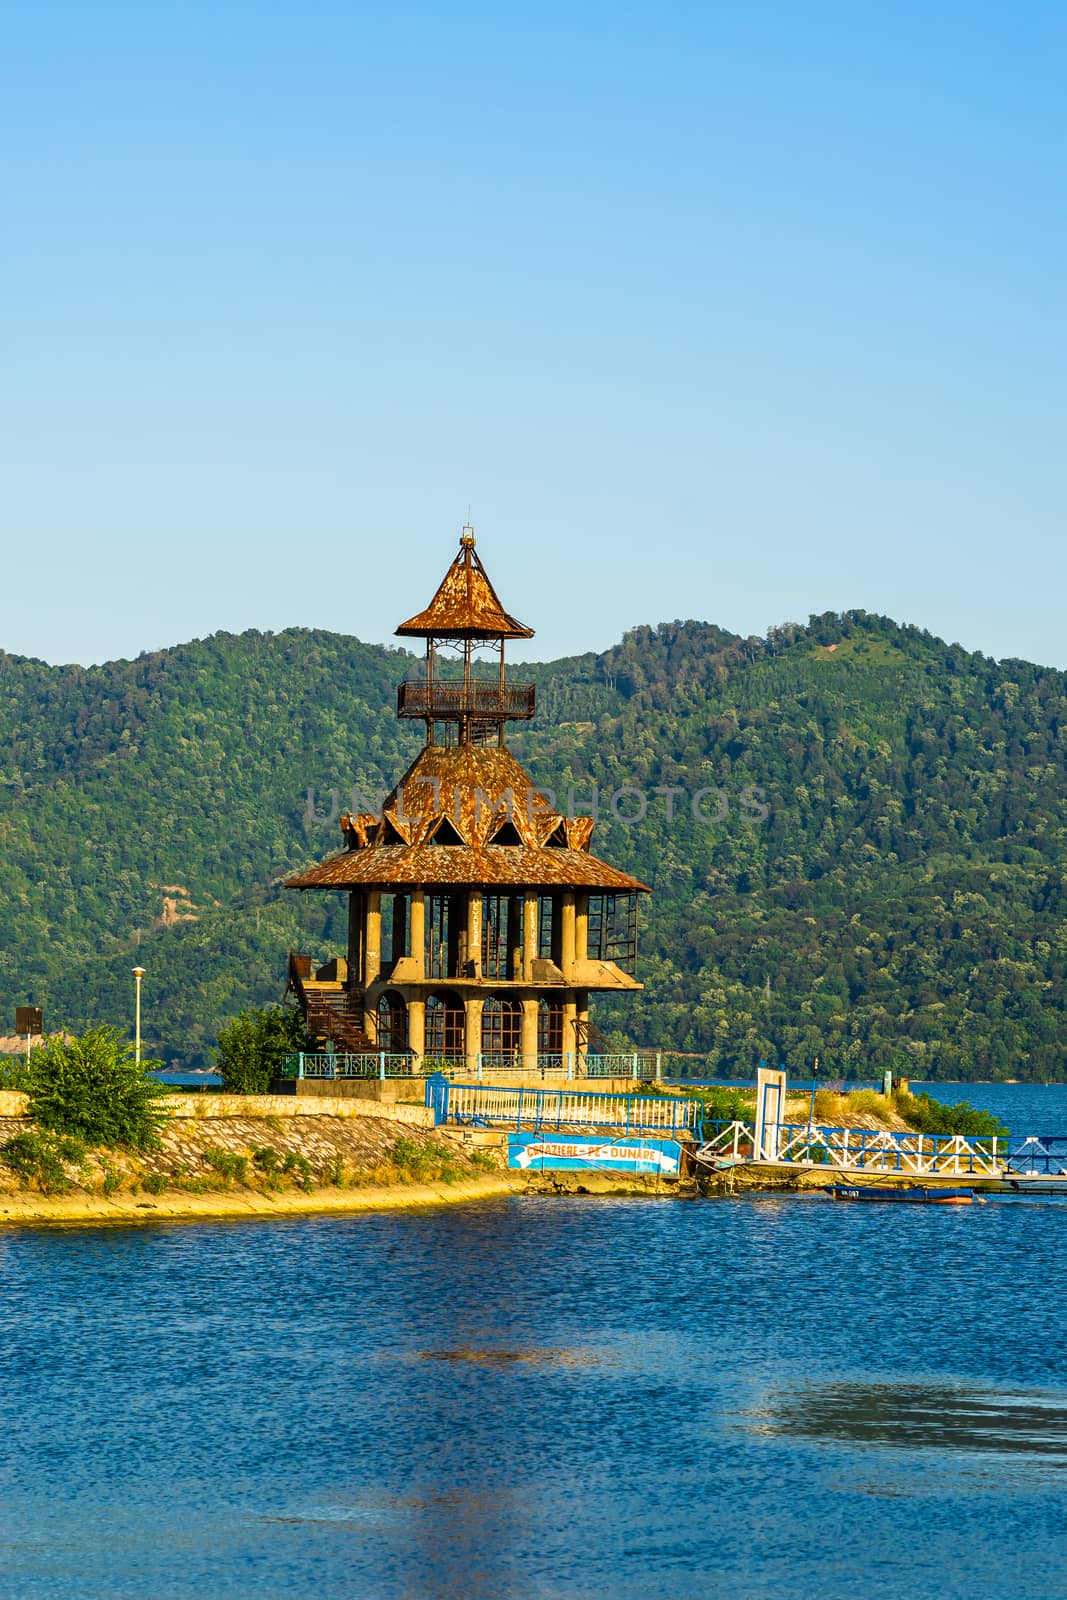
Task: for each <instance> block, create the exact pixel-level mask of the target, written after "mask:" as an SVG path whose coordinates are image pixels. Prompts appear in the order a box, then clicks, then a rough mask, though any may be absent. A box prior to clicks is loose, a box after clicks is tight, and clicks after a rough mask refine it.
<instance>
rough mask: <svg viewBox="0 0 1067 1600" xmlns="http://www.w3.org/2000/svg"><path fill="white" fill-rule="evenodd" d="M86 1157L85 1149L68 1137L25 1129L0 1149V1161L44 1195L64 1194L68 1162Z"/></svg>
mask: <svg viewBox="0 0 1067 1600" xmlns="http://www.w3.org/2000/svg"><path fill="white" fill-rule="evenodd" d="M84 1158H85V1146H84V1145H83V1144H82V1143H81V1141H80V1140H79V1139H73V1138H71V1137H70V1136H69V1135H64V1134H60V1135H56V1134H54V1133H46V1132H41V1131H40V1130H39V1129H36V1128H27V1129H26V1130H25V1131H24V1132H23V1133H16V1134H15V1136H14V1138H13V1139H9V1140H8V1141H7V1143H6V1144H5V1145H3V1146H0V1160H2V1161H3V1163H4V1165H5V1166H7V1167H10V1168H11V1170H12V1171H13V1172H17V1173H18V1175H19V1177H20V1178H25V1179H26V1180H27V1181H29V1182H36V1183H37V1186H38V1188H40V1189H41V1191H42V1192H43V1193H44V1194H64V1193H66V1191H67V1190H69V1189H70V1187H71V1182H70V1178H69V1177H68V1176H67V1170H66V1165H67V1163H68V1162H80V1161H82V1160H84Z"/></svg>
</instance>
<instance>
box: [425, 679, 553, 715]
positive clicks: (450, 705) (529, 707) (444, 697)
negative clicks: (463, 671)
mask: <svg viewBox="0 0 1067 1600" xmlns="http://www.w3.org/2000/svg"><path fill="white" fill-rule="evenodd" d="M536 698H537V695H536V690H535V688H534V685H533V684H532V683H504V684H499V683H479V682H476V681H474V680H472V681H471V682H470V683H462V682H460V681H449V680H448V679H440V678H438V679H436V680H435V681H434V682H433V683H426V682H425V680H423V679H414V680H410V681H408V682H405V683H402V684H401V685H400V687H399V689H398V690H397V696H396V714H397V716H398V717H422V718H423V719H430V718H432V719H433V721H434V722H459V721H461V720H462V719H463V718H465V717H469V718H470V719H471V720H472V721H474V722H499V721H507V722H516V721H524V722H528V721H529V719H530V718H531V717H532V716H533V714H534V710H535V702H536Z"/></svg>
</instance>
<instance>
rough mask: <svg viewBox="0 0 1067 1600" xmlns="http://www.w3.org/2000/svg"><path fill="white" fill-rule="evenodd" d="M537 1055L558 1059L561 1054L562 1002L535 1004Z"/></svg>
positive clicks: (549, 1001)
mask: <svg viewBox="0 0 1067 1600" xmlns="http://www.w3.org/2000/svg"><path fill="white" fill-rule="evenodd" d="M537 1054H538V1055H539V1056H541V1057H542V1058H544V1057H545V1056H552V1057H559V1056H562V1054H563V1001H562V1000H539V1001H538V1003H537Z"/></svg>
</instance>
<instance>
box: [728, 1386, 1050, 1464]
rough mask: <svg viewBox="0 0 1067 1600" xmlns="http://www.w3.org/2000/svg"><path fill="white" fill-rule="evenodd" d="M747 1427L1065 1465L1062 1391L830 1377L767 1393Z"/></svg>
mask: <svg viewBox="0 0 1067 1600" xmlns="http://www.w3.org/2000/svg"><path fill="white" fill-rule="evenodd" d="M751 1426H752V1428H753V1430H754V1431H756V1432H759V1433H764V1434H777V1435H793V1436H800V1437H802V1438H807V1439H818V1440H824V1441H834V1442H838V1443H845V1444H862V1445H885V1446H889V1447H892V1448H897V1449H904V1450H950V1451H957V1452H958V1451H984V1452H987V1453H995V1454H998V1455H1002V1454H1005V1453H1007V1452H1010V1453H1012V1454H1013V1455H1022V1456H1031V1457H1034V1458H1040V1459H1041V1460H1042V1461H1043V1463H1044V1464H1046V1465H1050V1464H1051V1465H1054V1466H1067V1396H1065V1395H1063V1394H1061V1393H1043V1392H1035V1391H1032V1390H1025V1391H1024V1390H1018V1391H1010V1390H1008V1391H1003V1390H991V1389H980V1388H975V1387H971V1386H968V1385H964V1384H960V1385H951V1386H947V1385H945V1384H943V1383H854V1382H853V1383H830V1384H817V1385H811V1386H808V1387H804V1388H801V1389H797V1390H793V1391H791V1392H788V1393H782V1394H777V1395H774V1396H773V1397H771V1398H770V1399H769V1401H768V1402H767V1403H766V1404H765V1405H764V1406H762V1407H760V1408H759V1410H758V1411H756V1412H755V1413H752V1414H751Z"/></svg>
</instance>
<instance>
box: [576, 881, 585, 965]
mask: <svg viewBox="0 0 1067 1600" xmlns="http://www.w3.org/2000/svg"><path fill="white" fill-rule="evenodd" d="M574 954H575V956H576V958H577V959H578V960H579V961H588V960H589V896H588V895H587V894H578V895H575V897H574Z"/></svg>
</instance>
